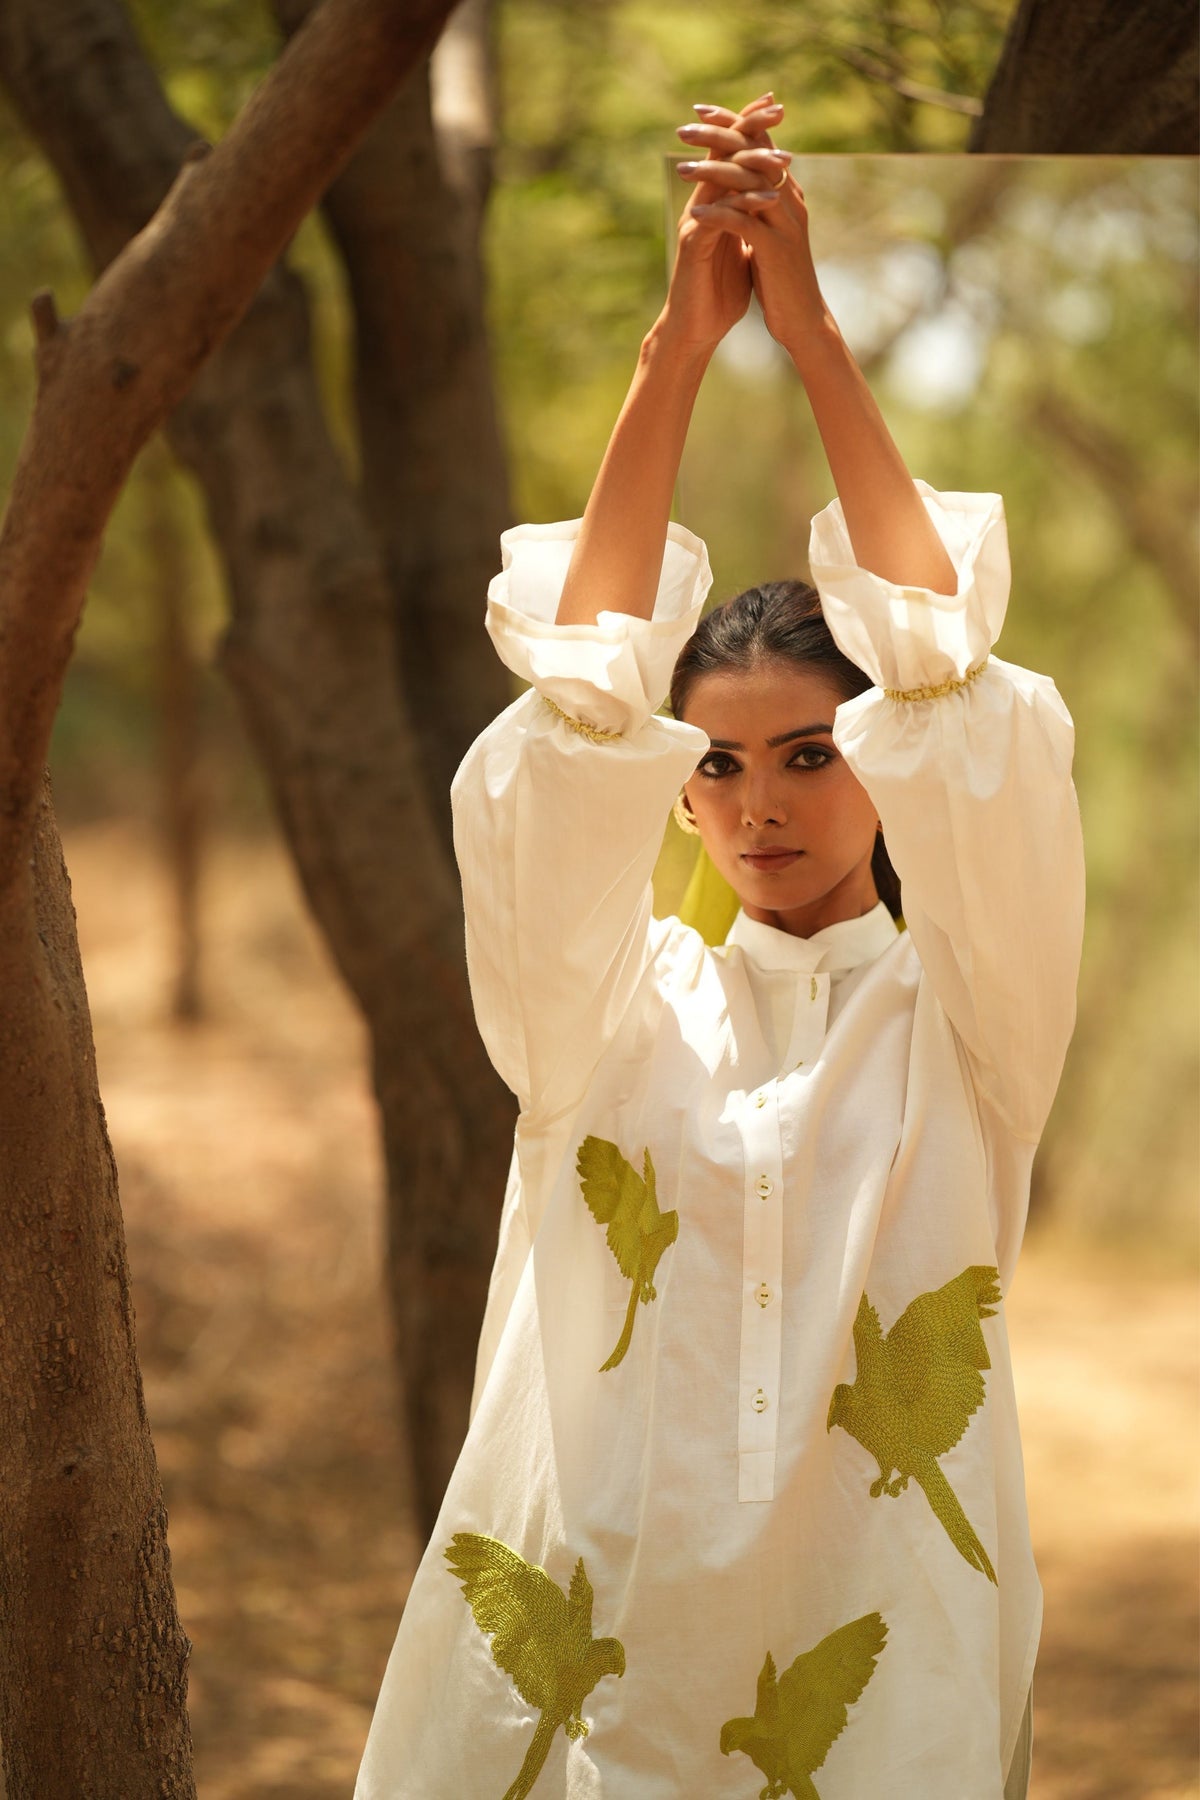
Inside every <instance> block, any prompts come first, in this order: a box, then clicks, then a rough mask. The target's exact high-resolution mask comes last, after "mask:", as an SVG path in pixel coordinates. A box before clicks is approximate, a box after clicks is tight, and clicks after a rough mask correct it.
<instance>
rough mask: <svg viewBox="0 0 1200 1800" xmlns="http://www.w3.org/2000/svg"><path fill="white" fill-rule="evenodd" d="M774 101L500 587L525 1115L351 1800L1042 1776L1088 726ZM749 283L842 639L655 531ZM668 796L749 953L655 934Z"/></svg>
mask: <svg viewBox="0 0 1200 1800" xmlns="http://www.w3.org/2000/svg"><path fill="white" fill-rule="evenodd" d="M781 116H782V114H781V108H780V107H778V106H777V105H776V104H775V103H774V101H773V99H772V97H771V96H769V95H767V96H764V97H763V98H762V99H761V100H759V101H756V102H754V103H753V104H752V105H751V106H750V107H748V108H746V109H744V111H743V112H742V113H741V114H739V115H734V114H732V113H727V112H724V111H721V110H720V109H716V108H704V109H701V123H700V124H699V125H694V126H689V127H686V128H684V130H683V131H682V133H681V135H682V136H683V137H684V139H685V141H687V142H688V143H689V144H690V145H692V146H694V147H695V148H696V149H697V150H704V151H706V152H707V160H705V161H703V162H702V163H700V162H698V163H693V164H685V165H683V167H682V169H681V173H682V174H683V175H684V178H685V179H691V180H693V181H695V182H696V184H697V185H696V191H695V194H694V195H693V198H692V201H691V203H690V205H689V207H688V209H687V210H686V212H685V216H684V218H683V221H682V224H681V227H680V233H679V244H678V252H677V258H676V264H675V269H674V273H673V276H672V280H671V285H670V291H669V295H668V298H667V303H666V306H665V308H664V310H663V312H662V314H661V316H660V318H659V319H658V320H657V322H656V323H655V325H654V326H653V327H652V329H651V331H650V333H649V334H648V336H647V338H646V340H645V342H644V344H643V347H642V353H641V357H640V359H639V363H638V368H637V372H636V374H635V376H634V379H633V383H632V386H631V389H630V393H629V397H628V399H627V401H626V403H625V406H624V408H623V410H622V412H621V415H620V418H619V419H618V421H617V425H616V428H615V430H614V433H613V436H612V440H611V442H610V444H609V448H608V451H607V453H606V456H605V459H604V463H603V466H602V468H601V470H600V474H599V477H598V479H597V482H596V485H595V488H594V490H593V492H592V495H591V498H590V500H589V502H588V507H587V511H586V513H585V515H584V518H583V520H582V523H581V524H580V525H578V527H576V526H573V525H552V526H525V527H521V528H519V529H517V530H515V531H511V532H508V533H506V534H505V538H504V540H503V549H504V568H503V572H502V573H501V575H500V576H498V577H497V578H496V580H495V582H494V583H493V584H492V588H491V591H490V595H489V609H488V624H489V629H490V631H491V633H492V636H493V638H494V640H495V642H496V645H497V648H498V649H499V651H500V654H501V656H502V657H503V658H504V660H505V661H506V663H507V664H508V666H509V667H510V668H512V669H513V670H514V671H515V672H516V673H517V674H518V675H521V676H523V677H524V678H525V679H526V680H528V681H529V682H530V683H531V684H532V691H530V692H528V693H526V694H524V695H523V696H522V698H521V699H520V700H518V701H516V702H515V703H514V705H512V706H511V707H509V708H508V710H507V711H506V712H505V713H503V714H502V715H501V717H500V718H499V719H497V720H496V722H495V723H494V724H493V725H492V726H491V727H490V728H489V729H488V730H487V731H485V732H484V734H483V736H482V737H481V738H480V739H479V741H478V742H477V743H476V744H475V746H474V747H473V748H472V750H471V752H470V753H469V755H468V756H467V758H466V760H465V761H464V763H463V766H462V769H461V770H460V772H459V775H458V777H457V779H456V782H455V786H454V805H455V818H456V842H457V846H458V853H459V861H460V865H461V868H462V875H463V889H464V895H465V902H466V914H467V943H468V954H469V961H470V969H471V979H472V984H473V991H474V996H475V1004H476V1010H477V1015H478V1019H479V1025H480V1030H481V1031H482V1033H483V1036H484V1039H485V1041H486V1043H487V1045H488V1049H489V1052H490V1054H491V1056H492V1058H493V1060H494V1062H495V1064H496V1066H497V1068H498V1069H499V1070H500V1072H501V1074H502V1075H503V1076H504V1078H505V1080H506V1081H507V1082H508V1083H509V1085H510V1086H511V1087H512V1088H513V1089H514V1091H515V1092H516V1094H517V1095H518V1097H519V1100H520V1105H521V1114H520V1123H519V1125H518V1129H517V1139H516V1153H515V1157H514V1165H513V1177H512V1180H511V1182H510V1186H509V1193H508V1196H507V1200H506V1204H505V1208H504V1214H503V1219H502V1224H501V1232H500V1244H499V1249H498V1253H497V1258H496V1265H495V1270H494V1274H493V1278H492V1284H491V1290H490V1294H489V1300H488V1308H487V1315H486V1318H485V1322H484V1327H483V1333H482V1337H481V1341H480V1347H479V1359H478V1371H477V1381H476V1391H475V1396H474V1402H473V1408H472V1421H471V1426H470V1430H469V1433H468V1436H467V1440H466V1443H465V1445H464V1448H463V1451H462V1454H461V1457H460V1459H459V1463H458V1466H457V1468H456V1470H455V1473H454V1476H453V1477H452V1480H451V1482H450V1486H449V1489H448V1492H447V1494H446V1498H445V1502H444V1505H443V1508H442V1512H441V1515H440V1518H439V1522H438V1526H437V1528H436V1529H435V1532H434V1534H433V1538H432V1541H431V1543H430V1545H429V1547H428V1550H427V1552H426V1554H425V1557H424V1559H423V1561H422V1563H421V1566H420V1569H419V1570H418V1573H417V1575H416V1578H415V1581H414V1584H413V1588H412V1592H411V1595H410V1598H409V1601H408V1605H407V1607H406V1610H405V1614H404V1619H403V1622H402V1624H401V1628H400V1632H399V1635H398V1637H397V1640H396V1646H395V1649H394V1651H393V1654H392V1658H391V1661H390V1663H389V1666H388V1671H387V1675H386V1677H385V1680H384V1684H383V1689H382V1693H381V1696H380V1701H379V1706H378V1708H377V1711H376V1714H375V1719H374V1723H373V1725H372V1729H371V1735H370V1739H369V1742H368V1745H367V1749H366V1753H365V1757H364V1760H363V1765H362V1770H361V1773H360V1776H359V1782H358V1788H357V1795H358V1797H359V1800H398V1797H400V1796H404V1797H405V1800H450V1796H464V1797H469V1800H488V1797H489V1796H494V1800H501V1797H502V1796H503V1797H504V1800H519V1797H520V1796H523V1795H526V1794H528V1793H530V1792H531V1791H532V1792H535V1793H536V1795H537V1796H539V1797H541V1796H544V1797H545V1800H551V1797H552V1796H556V1795H557V1796H560V1797H564V1796H570V1797H571V1800H576V1797H578V1800H582V1797H583V1796H588V1797H589V1800H591V1797H592V1796H603V1797H604V1800H677V1797H681V1796H689V1797H695V1800H724V1797H726V1796H728V1797H729V1800H734V1797H735V1796H746V1797H747V1800H749V1797H750V1796H752V1795H756V1794H760V1793H761V1794H762V1795H764V1796H781V1795H784V1794H789V1793H790V1794H793V1795H798V1796H799V1795H806V1796H812V1795H815V1794H819V1795H820V1796H821V1800H863V1797H864V1796H866V1795H886V1796H888V1800H896V1797H898V1796H911V1797H912V1800H1000V1797H1001V1796H1002V1795H1003V1796H1006V1797H1007V1800H1011V1796H1013V1795H1019V1794H1023V1793H1024V1792H1025V1785H1026V1781H1027V1777H1028V1735H1029V1714H1028V1696H1029V1689H1030V1680H1031V1676H1032V1671H1033V1663H1034V1658H1035V1654H1036V1649H1037V1641H1038V1631H1039V1625H1040V1589H1039V1585H1038V1580H1037V1574H1036V1571H1035V1568H1034V1565H1033V1560H1032V1554H1031V1550H1030V1545H1029V1535H1028V1527H1027V1523H1026V1517H1025V1506H1024V1490H1023V1478H1022V1468H1021V1455H1020V1445H1019V1439H1018V1435H1017V1421H1016V1413H1015V1406H1014V1400H1013V1393H1012V1383H1011V1375H1010V1368H1009V1358H1008V1351H1007V1344H1006V1336H1005V1324H1004V1309H1003V1304H1002V1294H1003V1292H1004V1291H1005V1290H1006V1288H1007V1283H1008V1280H1009V1277H1010V1276H1011V1273H1012V1269H1013V1264H1014V1262H1015V1259H1016V1255H1017V1249H1018V1245H1019V1242H1020V1238H1021V1233H1022V1228H1023V1224H1024V1216H1025V1208H1026V1203H1027V1198H1028V1185H1029V1171H1030V1163H1031V1160H1032V1156H1033V1151H1034V1147H1035V1145H1036V1142H1037V1138H1038V1135H1039V1132H1040V1130H1041V1128H1042V1124H1043V1122H1044V1119H1045V1116H1046V1112H1047V1109H1048V1107H1049V1104H1050V1101H1051V1098H1052V1096H1053V1092H1054V1088H1055V1084H1056V1082H1057V1079H1058V1075H1059V1070H1060V1067H1061V1063H1062V1058H1063V1055H1064V1052H1065V1049H1066V1044H1067V1040H1068V1037H1069V1034H1070V1030H1071V1025H1072V1020H1073V995H1074V982H1075V973H1076V966H1077V959H1078V948H1079V935H1080V924H1081V908H1082V877H1081V860H1080V842H1079V826H1078V815H1077V810H1076V806H1075V801H1074V795H1073V791H1072V788H1071V783H1070V775H1069V766H1070V754H1071V728H1070V721H1069V719H1068V717H1067V714H1066V712H1065V710H1064V708H1063V706H1062V703H1061V701H1060V700H1059V698H1058V696H1057V694H1056V692H1055V690H1054V688H1053V685H1052V684H1051V683H1050V682H1049V681H1048V680H1046V679H1045V678H1044V677H1041V676H1037V675H1031V674H1029V673H1027V672H1026V671H1024V670H1022V669H1017V668H1014V667H1012V666H1010V665H1008V664H1006V663H1002V662H1000V661H999V660H997V659H996V658H989V655H988V652H989V648H990V645H991V642H992V640H993V639H994V637H995V635H996V633H997V631H998V629H999V626H1000V622H1001V619H1002V617H1003V612H1004V607H1005V603H1006V598H1007V581H1008V561H1007V551H1006V546H1005V537H1004V522H1003V512H1002V508H1001V505H1000V502H999V501H998V500H997V499H996V498H995V497H993V496H988V495H983V496H969V495H961V494H944V495H941V496H938V495H936V494H934V493H933V492H932V491H931V490H929V489H928V488H925V487H923V486H921V485H920V484H917V485H914V483H913V481H912V479H911V478H910V476H909V475H908V473H907V471H906V469H905V467H904V465H903V462H902V461H901V458H900V456H899V453H898V451H897V450H896V447H895V445H894V444H893V443H892V441H891V438H890V437H889V435H888V432H887V430H886V427H885V426H884V424H883V421H882V419H881V418H880V415H879V413H878V411H877V409H876V407H875V405H874V402H873V401H872V399H871V396H870V393H869V392H868V390H867V387H866V384H865V383H864V381H863V379H862V376H861V374H860V373H859V371H858V369H857V367H856V366H855V364H854V361H853V359H852V358H851V356H850V354H849V352H848V351H847V349H846V347H845V345H844V344H843V342H842V340H841V338H840V336H839V334H838V332H837V329H836V326H835V325H834V323H833V321H832V320H831V319H830V317H829V315H828V313H827V311H826V309H825V307H824V303H823V301H822V299H821V295H820V291H819V289H818V286H817V281H816V276H815V273H814V270H813V264H812V260H811V256H810V253H809V245H808V235H807V221H806V214H805V208H804V201H803V196H802V194H801V192H800V190H799V189H798V188H797V187H796V185H795V183H794V182H793V181H792V180H791V178H790V176H789V175H788V172H787V159H786V157H785V156H784V155H782V154H781V153H779V152H776V151H775V150H774V149H773V147H772V144H771V139H770V136H769V132H770V130H771V128H772V127H774V126H776V125H777V124H778V122H779V119H780V118H781ZM752 287H753V288H754V289H756V290H757V292H758V295H759V297H760V300H761V303H762V306H763V310H764V313H765V316H766V319H767V323H768V325H769V326H770V329H771V330H772V332H773V333H774V335H775V336H776V337H777V338H778V339H779V341H780V342H781V343H782V344H783V345H784V346H785V347H786V348H787V350H788V351H789V353H790V354H791V356H792V359H793V361H794V362H795V365H796V368H797V370H798V372H799V375H800V378H801V380H802V382H803V384H804V387H805V389H806V391H807V394H808V398H809V401H810V403H811V405H812V410H813V415H814V418H815V421H816V424H817V426H818V429H819V430H820V433H821V436H822V439H823V442H824V444H825V448H826V452H827V455H828V459H829V463H830V468H831V471H832V474H833V477H834V480H835V483H836V485H837V490H838V500H837V501H835V502H834V503H833V504H832V505H830V506H829V507H827V508H826V509H825V511H824V512H823V513H821V514H819V515H818V517H817V518H816V519H815V520H814V522H813V531H812V545H811V563H812V573H813V577H814V580H815V582H816V584H817V588H818V589H819V593H820V607H821V610H822V611H823V615H824V617H823V619H822V618H821V616H820V614H819V613H818V612H817V611H816V609H815V608H814V606H813V604H812V602H811V601H810V600H807V599H806V597H805V596H806V592H807V591H806V590H804V589H803V588H801V587H799V585H798V584H781V585H777V586H775V587H773V588H771V589H767V590H757V591H754V592H752V593H751V594H750V595H749V596H743V597H741V598H740V599H739V600H738V601H735V602H733V603H731V606H730V607H729V608H728V609H726V610H724V611H722V612H718V613H716V614H713V615H710V617H709V619H708V620H706V621H705V622H704V623H703V624H700V622H699V621H700V611H701V605H702V602H703V599H704V596H705V593H706V591H707V588H708V585H709V573H708V563H707V556H706V553H705V549H704V546H703V544H702V543H701V542H700V541H699V540H698V539H697V538H695V537H693V536H691V534H690V533H688V532H686V531H684V530H683V529H682V528H681V527H678V526H675V525H670V524H668V513H669V507H670V501H671V494H672V490H673V487H674V482H675V476H676V471H677V468H678V463H679V457H680V453H681V450H682V446H683V442H684V436H685V432H686V428H687V424H688V420H689V417H690V413H691V408H692V404H693V401H694V399H695V395H696V392H697V389H698V387H699V383H700V379H701V376H702V374H703V371H704V368H705V366H706V364H707V362H708V359H709V357H710V356H711V355H712V352H713V350H714V349H715V347H716V345H717V344H718V343H719V342H720V340H721V338H722V336H723V335H724V333H725V332H726V331H728V329H729V328H730V326H731V325H733V324H734V323H735V321H736V320H737V319H738V318H739V317H740V316H741V314H742V313H743V312H744V311H745V309H746V306H747V304H748V302H749V298H750V293H751V289H752ZM750 429H752V427H748V430H750ZM730 454H731V456H736V454H737V446H736V445H733V446H731V447H730ZM693 633H694V634H695V635H694V636H693ZM830 633H832V638H831V636H830ZM835 639H836V643H835V642H834V641H833V640H835ZM677 658H678V659H679V660H678V662H677V661H676V659H677ZM673 667H674V669H675V681H674V688H673V693H674V701H675V707H674V710H675V714H676V716H675V717H674V718H672V719H665V718H661V717H657V716H654V713H653V709H654V707H655V706H656V705H657V704H658V702H659V701H660V700H661V698H662V696H663V692H664V690H665V688H666V686H667V683H668V678H669V677H670V676H671V673H672V669H673ZM852 696H853V697H852ZM681 789H682V795H681V797H680V799H681V806H682V808H683V813H684V818H685V819H686V820H687V821H688V822H689V823H691V824H694V826H695V827H697V828H698V829H699V831H700V833H701V836H702V837H703V839H704V844H705V847H706V849H707V851H708V853H709V854H710V855H711V857H712V860H713V861H714V862H715V864H716V866H717V868H718V869H719V870H720V871H721V872H722V873H723V874H724V875H725V876H726V877H727V879H728V880H729V882H730V883H731V884H732V887H733V888H734V890H735V891H736V894H737V896H738V898H739V899H740V902H741V910H740V912H739V913H738V916H737V919H736V920H735V922H734V925H733V928H732V930H731V931H730V933H729V937H728V939H727V940H726V942H725V943H724V944H722V945H720V946H719V947H716V948H710V947H709V946H708V945H706V944H705V942H704V941H703V939H702V938H701V937H700V936H699V934H698V933H697V932H696V931H694V930H692V929H691V928H689V927H688V926H686V925H684V924H682V923H681V922H680V921H679V920H678V919H666V920H655V919H654V918H653V917H652V915H651V910H650V894H649V885H648V884H649V878H650V874H651V870H652V868H653V865H654V861H655V856H656V852H657V850H658V847H659V842H660V840H661V836H662V830H663V824H664V820H665V816H666V813H667V812H668V810H669V809H670V807H671V805H672V802H673V800H675V798H676V796H677V795H679V794H680V790H681ZM884 845H886V849H885V848H884ZM889 854H890V859H891V861H890V862H889ZM891 863H894V865H895V869H896V870H897V871H898V872H899V876H900V878H901V880H902V882H903V909H904V921H905V924H906V927H907V928H906V929H903V930H901V929H898V928H897V924H896V922H895V921H894V919H893V917H892V914H891V912H890V911H889V910H888V907H887V906H886V905H885V904H884V903H883V902H882V901H881V900H880V898H879V893H880V887H881V886H883V887H884V888H885V891H889V892H890V897H891V898H892V900H893V904H896V903H897V895H896V892H895V889H894V877H893V876H892V875H891ZM560 1727H561V1728H562V1729H560ZM764 1778H765V1782H766V1785H765V1786H764V1785H763V1780H764Z"/></svg>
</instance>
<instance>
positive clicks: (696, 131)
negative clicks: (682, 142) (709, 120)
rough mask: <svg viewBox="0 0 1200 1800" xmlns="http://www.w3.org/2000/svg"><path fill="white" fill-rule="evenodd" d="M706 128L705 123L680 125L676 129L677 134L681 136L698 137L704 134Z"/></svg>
mask: <svg viewBox="0 0 1200 1800" xmlns="http://www.w3.org/2000/svg"><path fill="white" fill-rule="evenodd" d="M704 130H705V127H704V126H703V125H679V126H677V127H676V129H675V136H676V137H681V138H698V137H700V136H701V135H702V134H703V132H704Z"/></svg>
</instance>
